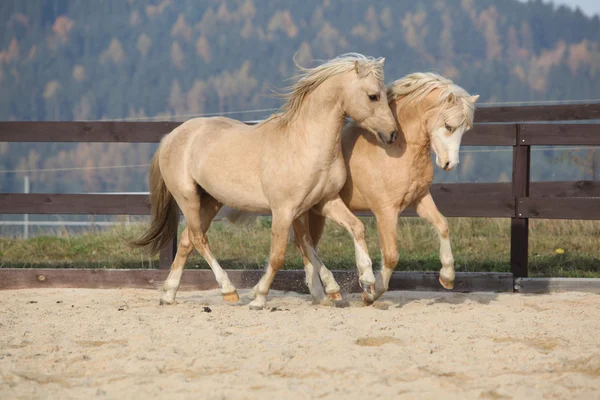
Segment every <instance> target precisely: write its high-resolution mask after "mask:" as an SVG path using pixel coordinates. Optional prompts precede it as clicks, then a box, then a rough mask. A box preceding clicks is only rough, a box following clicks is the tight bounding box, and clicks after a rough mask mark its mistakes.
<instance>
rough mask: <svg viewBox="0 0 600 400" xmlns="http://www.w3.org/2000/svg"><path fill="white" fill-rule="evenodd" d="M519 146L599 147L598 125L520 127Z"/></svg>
mask: <svg viewBox="0 0 600 400" xmlns="http://www.w3.org/2000/svg"><path fill="white" fill-rule="evenodd" d="M520 140H521V144H528V145H553V146H560V145H570V146H600V124H526V125H521V139H520Z"/></svg>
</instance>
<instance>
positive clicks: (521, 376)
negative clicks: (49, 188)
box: [0, 289, 600, 400]
mask: <svg viewBox="0 0 600 400" xmlns="http://www.w3.org/2000/svg"><path fill="white" fill-rule="evenodd" d="M244 293H246V292H244V291H241V292H240V294H242V295H243V294H244ZM158 297H159V296H158V293H157V292H156V291H151V290H133V289H123V290H90V289H61V290H53V289H44V290H39V289H35V290H34V289H32V290H15V291H4V292H0V398H1V399H12V398H53V399H58V398H60V399H67V398H77V399H83V398H86V399H87V398H102V399H126V398H135V399H146V398H161V399H171V398H176V399H188V398H189V399H266V398H269V399H309V398H318V399H338V398H341V399H365V398H381V399H388V398H430V399H441V398H444V399H452V398H456V399H465V398H483V399H486V398H487V399H504V398H507V399H508V398H520V399H538V398H539V399H542V398H548V399H550V398H564V399H586V400H587V399H598V398H600V296H598V295H594V294H583V293H563V294H553V295H536V296H525V295H516V294H454V293H423V292H420V293H419V292H395V293H387V294H386V295H385V296H384V297H383V300H382V301H381V302H378V303H376V305H375V306H374V307H363V306H362V305H361V303H360V302H359V298H358V295H354V296H350V297H348V298H349V300H350V306H349V307H347V308H333V307H323V306H314V305H312V304H311V302H310V300H309V298H308V297H307V296H304V295H298V294H294V293H281V292H275V293H272V294H271V295H270V296H269V303H268V305H269V307H276V308H275V309H273V310H271V309H266V310H263V311H250V310H248V307H247V306H246V305H244V304H243V303H245V304H247V303H248V302H249V300H247V299H243V300H242V304H241V305H236V306H232V305H227V304H224V303H223V301H222V300H221V297H220V294H219V293H218V291H207V292H180V293H179V295H178V298H177V300H178V303H177V304H176V305H174V306H159V305H158ZM205 307H206V308H205ZM209 311H210V312H209Z"/></svg>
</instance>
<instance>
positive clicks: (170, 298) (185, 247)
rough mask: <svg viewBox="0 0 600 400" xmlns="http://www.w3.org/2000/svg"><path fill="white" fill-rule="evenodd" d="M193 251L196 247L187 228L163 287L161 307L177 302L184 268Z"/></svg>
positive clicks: (182, 235) (180, 240)
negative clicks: (176, 298)
mask: <svg viewBox="0 0 600 400" xmlns="http://www.w3.org/2000/svg"><path fill="white" fill-rule="evenodd" d="M192 250H194V246H193V245H192V243H191V242H190V239H189V237H188V228H187V227H186V228H185V229H184V230H183V233H182V234H181V237H180V238H179V243H178V245H177V253H176V254H175V260H173V264H171V271H170V272H169V276H168V277H167V280H166V281H165V283H164V285H163V287H162V291H163V295H162V297H161V298H160V304H161V305H164V304H173V303H174V302H175V295H176V294H177V290H178V289H179V284H180V283H181V275H182V274H183V267H184V266H185V262H186V261H187V258H188V257H189V256H190V253H191V252H192Z"/></svg>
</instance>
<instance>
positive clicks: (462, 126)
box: [426, 92, 479, 171]
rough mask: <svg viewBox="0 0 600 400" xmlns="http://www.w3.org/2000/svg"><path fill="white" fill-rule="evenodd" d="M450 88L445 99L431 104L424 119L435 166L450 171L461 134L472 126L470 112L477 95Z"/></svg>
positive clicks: (457, 159) (454, 165)
mask: <svg viewBox="0 0 600 400" xmlns="http://www.w3.org/2000/svg"><path fill="white" fill-rule="evenodd" d="M464 93H465V94H460V93H459V94H455V93H454V92H450V94H448V96H447V97H446V98H445V100H442V101H441V103H439V104H438V105H437V106H436V107H434V108H432V110H431V115H430V117H429V119H428V120H427V125H426V126H427V132H428V134H429V137H430V138H431V148H432V150H433V151H434V152H435V155H436V158H435V162H436V164H437V165H438V167H440V168H442V169H444V170H446V171H450V170H452V169H454V167H456V166H457V165H458V162H459V155H458V151H459V150H460V143H461V140H462V137H463V135H464V134H465V132H467V131H468V130H469V129H471V128H472V127H473V114H474V111H475V102H476V101H477V99H478V98H479V96H478V95H475V96H469V95H468V94H467V93H466V92H464Z"/></svg>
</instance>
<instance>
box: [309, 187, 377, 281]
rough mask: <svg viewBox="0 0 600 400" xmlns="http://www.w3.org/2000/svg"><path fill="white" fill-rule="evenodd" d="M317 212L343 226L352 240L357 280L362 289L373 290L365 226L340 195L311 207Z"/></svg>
mask: <svg viewBox="0 0 600 400" xmlns="http://www.w3.org/2000/svg"><path fill="white" fill-rule="evenodd" d="M313 210H315V211H317V212H318V213H319V214H321V215H323V216H325V217H327V218H329V219H331V220H332V221H333V222H335V223H337V224H339V225H341V226H342V227H344V228H345V229H346V230H347V231H348V232H350V235H352V239H353V240H354V251H355V257H356V267H357V269H358V273H359V277H358V279H359V282H360V284H361V286H362V288H363V291H369V290H370V291H371V292H372V291H373V290H374V284H375V275H374V274H373V265H372V262H371V258H370V257H369V250H368V248H367V242H366V240H365V226H364V224H363V223H362V222H361V221H360V220H359V219H358V218H357V217H356V215H354V214H353V213H352V212H351V211H350V210H349V209H348V207H346V204H344V202H343V201H342V199H341V198H340V196H336V197H334V198H333V199H331V200H326V201H323V202H321V203H319V204H318V205H317V206H315V207H314V208H313Z"/></svg>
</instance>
